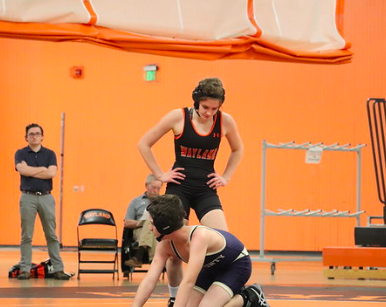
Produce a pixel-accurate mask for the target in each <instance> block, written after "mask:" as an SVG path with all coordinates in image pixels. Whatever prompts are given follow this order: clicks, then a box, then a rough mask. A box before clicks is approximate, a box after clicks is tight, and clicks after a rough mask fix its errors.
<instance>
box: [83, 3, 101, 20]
mask: <svg viewBox="0 0 386 307" xmlns="http://www.w3.org/2000/svg"><path fill="white" fill-rule="evenodd" d="M83 3H84V6H85V7H86V9H87V11H88V12H89V14H90V21H89V22H88V23H87V24H89V25H95V24H96V22H97V20H98V17H97V14H96V13H95V11H94V8H93V7H92V5H91V2H90V0H83Z"/></svg>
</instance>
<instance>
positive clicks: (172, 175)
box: [159, 167, 186, 184]
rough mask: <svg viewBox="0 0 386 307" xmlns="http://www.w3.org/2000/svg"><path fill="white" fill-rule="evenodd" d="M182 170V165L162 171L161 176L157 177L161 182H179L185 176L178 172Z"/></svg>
mask: <svg viewBox="0 0 386 307" xmlns="http://www.w3.org/2000/svg"><path fill="white" fill-rule="evenodd" d="M183 170H185V169H184V168H183V167H176V168H174V169H171V170H169V171H167V172H166V173H163V174H162V176H161V177H160V178H159V180H161V181H162V182H173V183H176V184H181V182H180V181H181V180H184V179H185V177H186V176H185V174H183V173H181V172H180V171H183ZM177 180H179V181H177Z"/></svg>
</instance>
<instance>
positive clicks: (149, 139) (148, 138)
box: [138, 109, 185, 184]
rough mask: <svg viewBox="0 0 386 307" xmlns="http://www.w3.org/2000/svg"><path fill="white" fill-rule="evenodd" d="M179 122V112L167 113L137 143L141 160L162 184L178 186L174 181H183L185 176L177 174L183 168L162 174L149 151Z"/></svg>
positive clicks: (180, 117)
mask: <svg viewBox="0 0 386 307" xmlns="http://www.w3.org/2000/svg"><path fill="white" fill-rule="evenodd" d="M181 120H183V118H182V115H181V110H179V109H176V110H173V111H171V112H169V113H168V114H166V115H165V116H164V117H163V118H162V119H161V120H160V121H159V122H158V123H157V124H156V125H155V126H154V127H152V128H151V129H150V130H149V131H148V132H146V133H145V135H144V136H143V137H142V138H141V139H140V140H139V142H138V149H139V152H140V153H141V155H142V158H143V160H144V161H145V163H146V165H147V166H148V168H149V169H150V170H151V172H152V173H153V174H154V176H156V177H157V178H158V179H159V180H161V181H162V182H173V183H177V184H178V183H179V182H178V181H177V180H176V179H178V180H183V179H184V178H185V175H184V174H181V173H180V172H179V171H181V170H183V168H175V169H173V170H170V171H168V172H166V173H164V172H163V171H162V170H161V168H160V166H159V165H158V162H157V160H156V158H155V156H154V154H153V151H152V149H151V148H152V147H153V145H154V144H155V143H157V142H158V141H159V140H160V139H161V137H163V136H164V135H165V134H166V133H167V132H169V131H170V130H173V129H174V127H175V126H176V125H177V124H178V122H179V121H181Z"/></svg>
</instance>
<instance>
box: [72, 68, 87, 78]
mask: <svg viewBox="0 0 386 307" xmlns="http://www.w3.org/2000/svg"><path fill="white" fill-rule="evenodd" d="M70 76H71V77H72V78H74V79H83V78H84V67H83V66H73V67H71V68H70Z"/></svg>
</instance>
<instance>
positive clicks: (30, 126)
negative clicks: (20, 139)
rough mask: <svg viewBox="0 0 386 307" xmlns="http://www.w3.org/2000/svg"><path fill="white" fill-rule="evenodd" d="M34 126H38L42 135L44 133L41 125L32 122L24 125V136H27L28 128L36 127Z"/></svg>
mask: <svg viewBox="0 0 386 307" xmlns="http://www.w3.org/2000/svg"><path fill="white" fill-rule="evenodd" d="M36 127H37V128H40V131H41V133H42V135H44V131H43V128H42V126H40V125H38V124H34V123H32V124H29V125H28V126H27V127H25V137H27V136H28V130H29V129H31V128H36Z"/></svg>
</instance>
